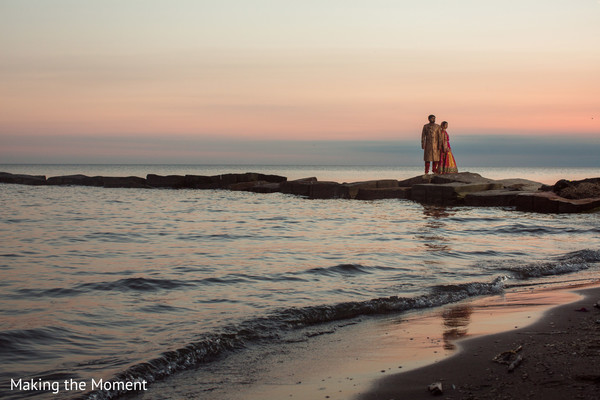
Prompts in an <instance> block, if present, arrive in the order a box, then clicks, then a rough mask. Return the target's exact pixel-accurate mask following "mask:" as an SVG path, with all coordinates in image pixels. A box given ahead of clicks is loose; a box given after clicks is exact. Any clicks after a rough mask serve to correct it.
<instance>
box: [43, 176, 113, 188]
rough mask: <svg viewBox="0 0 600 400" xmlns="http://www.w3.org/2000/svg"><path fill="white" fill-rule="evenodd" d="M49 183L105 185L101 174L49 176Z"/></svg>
mask: <svg viewBox="0 0 600 400" xmlns="http://www.w3.org/2000/svg"><path fill="white" fill-rule="evenodd" d="M48 185H61V186H62V185H75V186H103V185H104V180H103V178H102V177H101V176H87V175H81V174H77V175H63V176H52V177H50V178H48Z"/></svg>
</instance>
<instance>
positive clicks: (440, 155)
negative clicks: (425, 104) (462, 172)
mask: <svg viewBox="0 0 600 400" xmlns="http://www.w3.org/2000/svg"><path fill="white" fill-rule="evenodd" d="M446 129H448V123H447V122H446V121H444V122H442V125H441V126H440V125H438V124H436V123H435V115H430V116H429V123H428V124H426V125H425V126H423V133H422V134H421V148H422V149H423V150H424V152H425V154H424V157H423V159H424V160H425V174H428V173H429V165H430V164H431V163H432V164H433V165H432V168H431V172H433V173H434V174H455V173H457V172H458V168H457V167H456V161H455V160H454V155H453V154H452V149H451V148H450V139H449V138H448V132H446Z"/></svg>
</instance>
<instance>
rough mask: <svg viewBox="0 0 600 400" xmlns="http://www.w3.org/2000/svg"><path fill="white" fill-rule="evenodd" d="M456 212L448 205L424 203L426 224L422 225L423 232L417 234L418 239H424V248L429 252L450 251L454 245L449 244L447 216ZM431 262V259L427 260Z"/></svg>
mask: <svg viewBox="0 0 600 400" xmlns="http://www.w3.org/2000/svg"><path fill="white" fill-rule="evenodd" d="M453 214H454V213H453V212H451V211H450V210H448V208H446V207H442V206H433V205H423V215H424V216H425V218H424V221H425V224H424V226H423V227H422V229H421V230H422V231H423V234H421V235H416V238H417V239H420V240H422V241H423V248H424V249H425V250H426V251H429V252H450V251H452V247H451V246H450V245H449V242H450V240H449V235H445V233H446V229H447V225H448V222H447V221H446V220H445V218H448V217H450V216H452V215H453ZM426 263H431V261H426Z"/></svg>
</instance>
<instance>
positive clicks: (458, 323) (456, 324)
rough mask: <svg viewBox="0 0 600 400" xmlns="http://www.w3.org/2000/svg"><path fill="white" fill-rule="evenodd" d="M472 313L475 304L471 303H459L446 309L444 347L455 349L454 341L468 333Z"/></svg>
mask: <svg viewBox="0 0 600 400" xmlns="http://www.w3.org/2000/svg"><path fill="white" fill-rule="evenodd" d="M472 313H473V306H472V305H470V304H459V305H456V306H454V307H450V308H448V309H446V310H444V312H443V313H442V318H443V323H444V333H443V334H442V336H443V338H444V349H446V350H454V349H455V348H456V345H455V344H454V343H453V342H454V341H455V340H457V339H460V338H461V337H464V336H466V335H467V333H468V326H469V323H470V322H471V314H472Z"/></svg>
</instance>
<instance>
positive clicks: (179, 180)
mask: <svg viewBox="0 0 600 400" xmlns="http://www.w3.org/2000/svg"><path fill="white" fill-rule="evenodd" d="M146 183H147V184H148V185H149V186H152V187H155V188H171V189H181V188H185V187H187V181H186V179H185V176H181V175H167V176H162V175H155V174H148V175H146Z"/></svg>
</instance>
